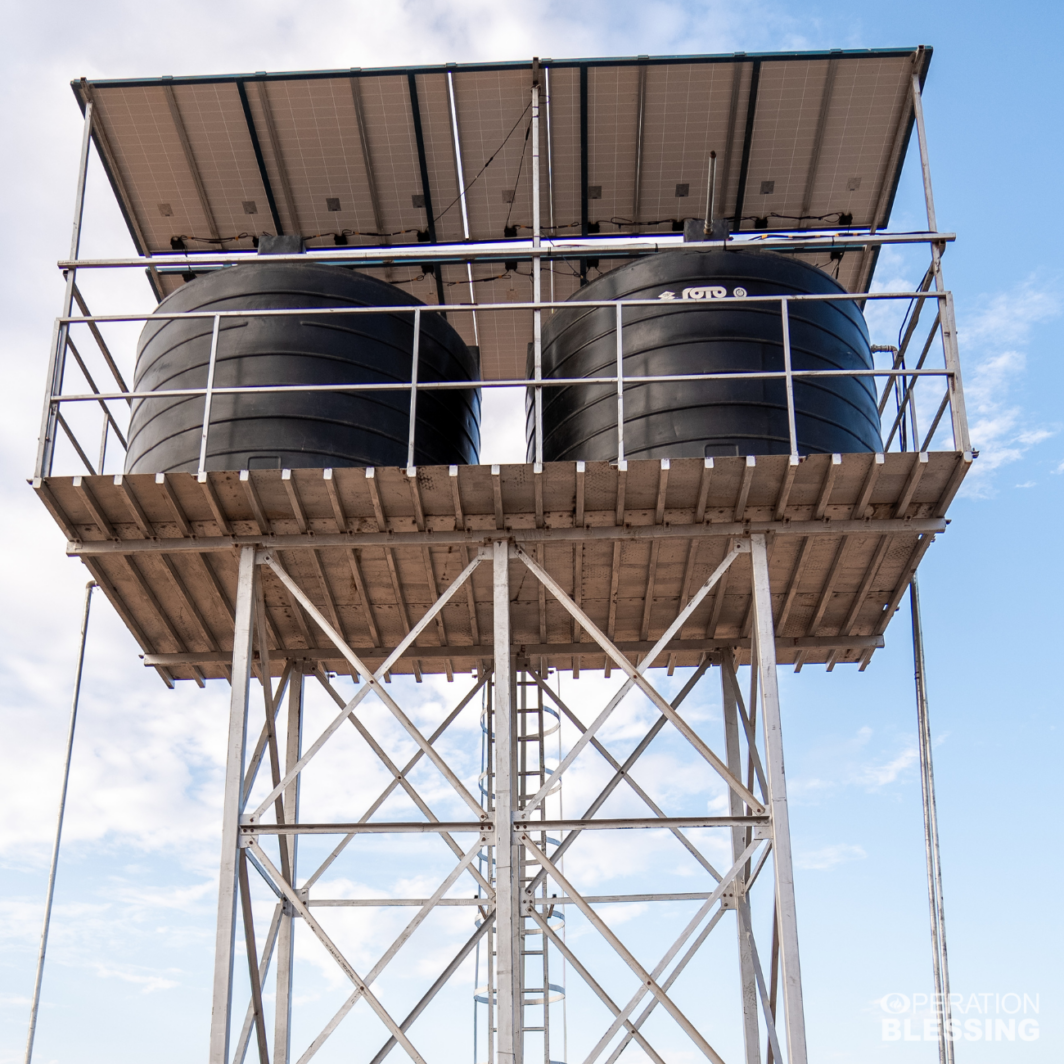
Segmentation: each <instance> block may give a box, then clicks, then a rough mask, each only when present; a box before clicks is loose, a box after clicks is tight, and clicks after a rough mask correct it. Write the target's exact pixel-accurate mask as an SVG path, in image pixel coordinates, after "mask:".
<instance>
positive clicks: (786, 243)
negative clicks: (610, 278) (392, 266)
mask: <svg viewBox="0 0 1064 1064" xmlns="http://www.w3.org/2000/svg"><path fill="white" fill-rule="evenodd" d="M660 236H662V237H664V239H652V238H647V237H636V238H632V237H602V238H601V239H599V240H597V241H588V240H587V239H581V240H574V239H570V240H566V239H564V238H563V239H552V238H550V237H544V238H543V239H542V243H541V245H540V246H539V247H538V248H537V247H534V246H532V245H531V243H524V242H520V243H517V244H501V243H491V244H483V245H469V244H444V245H439V244H437V245H434V246H431V247H426V246H425V245H423V244H420V245H419V244H405V245H404V244H400V245H388V246H387V247H381V246H380V245H376V246H372V247H348V248H345V249H343V250H341V249H339V248H308V249H307V250H306V251H304V252H298V253H295V254H292V255H270V256H269V261H271V262H306V261H307V260H308V259H314V260H322V259H324V260H327V261H330V262H367V261H372V262H376V261H380V262H389V263H394V262H398V261H410V262H412V263H417V262H436V261H454V262H476V261H480V260H485V259H489V260H490V259H497V260H499V261H503V260H511V261H512V260H513V259H519V260H520V259H522V258H524V259H532V258H544V259H552V258H559V257H567V258H570V257H571V258H585V257H593V256H596V255H597V256H598V257H600V258H603V257H605V258H611V257H620V256H623V255H641V254H653V253H654V252H658V251H669V250H684V251H691V250H720V249H724V248H740V249H741V248H748V247H754V248H790V249H792V250H796V251H797V250H801V249H803V248H814V249H816V248H831V249H833V250H840V249H841V250H848V249H853V250H857V249H859V248H863V247H866V246H877V245H884V244H948V243H952V242H953V241H955V240H956V239H957V235H956V233H931V232H927V231H920V232H911V233H861V232H853V231H852V230H850V231H847V232H846V233H845V234H842V233H832V234H829V235H825V236H806V235H802V236H794V237H787V236H783V237H779V236H776V237H772V236H750V237H745V236H744V237H742V238H740V239H736V238H734V237H731V238H729V239H728V240H704V241H692V242H690V243H684V241H683V238H682V237H680V236H679V235H677V236H675V237H672V238H671V239H670V238H669V237H665V234H660ZM265 257H266V256H260V255H259V254H258V252H257V251H255V250H253V249H250V248H249V249H248V250H247V251H243V252H240V251H236V252H233V251H230V252H226V253H218V252H211V251H205V252H202V253H194V254H192V255H190V254H188V253H187V252H186V253H185V254H184V255H179V254H169V253H167V252H163V253H161V254H158V255H146V256H140V257H137V258H118V259H62V260H60V261H59V263H58V266H59V268H60V269H62V270H70V269H78V270H95V269H109V268H128V267H138V266H139V267H141V268H143V267H145V266H150V267H153V268H155V269H158V268H159V267H161V266H162V267H165V266H187V267H189V268H192V267H195V266H203V265H217V266H233V265H239V264H240V263H244V262H249V261H251V262H254V261H260V262H261V261H262V259H263V258H265Z"/></svg>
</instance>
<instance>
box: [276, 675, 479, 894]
mask: <svg viewBox="0 0 1064 1064" xmlns="http://www.w3.org/2000/svg"><path fill="white" fill-rule="evenodd" d="M318 682H319V683H321V684H322V685H323V686H324V687H325V689H326V690H327V691H328V692H329V694H331V695H332V696H333V698H335V699H336V700H337V701H338V702H339V703H340V705H343V704H344V701H343V696H342V695H341V694H340V693H339V692H338V691H337V690H336V688H334V687H333V685H332V684H331V683H329V681H328V680H327V679H322V677H321V674H320V673H319V674H318ZM479 686H480V684H477V685H476V687H474V688H473V691H471V692H470V693H469V694H468V695H467V696H466V697H465V698H464V699H463V700H462V705H464V704H466V703H467V702H468V701H469V699H470V698H471V697H472V695H473V692H475V691H476V689H477V687H479ZM347 719H348V720H349V721H350V722H351V724H352V725H353V727H354V728H355V729H356V730H357V731H358V734H359V735H361V736H362V738H363V739H364V740H365V742H366V745H367V746H368V747H369V748H370V749H371V750H372V751H373V752H374V753H375V754H376V755H377V757H378V758H379V760H380V762H381V764H382V765H384V767H385V768H386V769H387V770H388V773H389V775H390V776H391V777H392V783H395V784H398V785H399V786H400V787H402V788H403V790H404V791H405V792H406V795H407V797H408V798H409V799H410V800H411V801H412V802H413V803H414V805H416V806H417V808H418V809H419V810H420V811H421V812H422V813H423V814H424V816H425V819H426V820H428V821H430V822H431V823H433V824H438V823H439V822H440V818H439V817H438V816H436V814H435V813H434V812H433V811H432V808H431V806H430V805H429V803H428V802H426V801H425V799H424V798H422V797H421V795H420V794H418V792H417V788H416V787H415V786H414V785H413V784H412V783H411V782H410V780H408V779H407V778H406V773H405V772H400V771H399V766H398V765H396V763H395V762H394V761H393V760H392V759H391V758H390V757H389V756H388V754H387V751H385V749H384V747H382V746H381V744H380V743H378V742H377V740H376V738H374V736H373V733H372V732H371V731H370V730H369V728H367V727H366V726H365V724H363V723H362V721H360V720H359V719H358V717H357V716H355V715H354V714H351V715H350V716H348V718H347ZM434 739H435V736H429V742H430V743H431V742H433V740H434ZM419 753H420V751H419ZM385 790H386V791H387V792H388V793H389V794H390V793H391V786H390V785H389V787H387V788H385ZM382 802H383V799H382V800H381V802H374V804H373V807H372V809H371V811H370V812H368V813H364V814H363V815H362V816H361V817H360V818H359V822H360V823H363V824H364V823H366V821H367V820H369V818H370V816H372V815H373V812H375V811H376V810H377V809H378V808H379V807H380V805H381V804H382ZM347 837H348V838H351V837H353V836H351V835H349V836H347ZM440 838H441V839H442V840H443V841H444V842H445V843H446V844H447V846H448V847H449V848H450V850H451V851H452V852H453V853H454V855H455V856H456V857H461V856H462V847H461V846H460V845H459V844H458V843H457V842H455V840H454V838H453V837H452V836H451V835H449V834H448V833H447V832H446V831H444V832H441V833H440ZM281 870H282V871H284V869H283V868H282V869H281ZM469 872H470V875H472V876H473V878H474V879H475V880H476V881H477V883H479V884H480V886H481V887H483V888H484V889H485V890H486V891H487V892H488V894H489V895H490V894H492V893H493V891H492V889H491V885H490V884H489V883H488V881H487V880H486V879H485V878H484V877H483V876H482V875H481V874H480V872H478V871H477V870H476V869H475V868H471V869H470V870H469ZM303 885H304V887H306V886H307V884H306V883H304V884H303Z"/></svg>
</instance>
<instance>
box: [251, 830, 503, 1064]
mask: <svg viewBox="0 0 1064 1064" xmlns="http://www.w3.org/2000/svg"><path fill="white" fill-rule="evenodd" d="M483 845H484V839H483V838H478V839H477V842H476V843H473V845H472V846H471V847H470V848H469V851H468V852H467V853H466V854H464V857H463V859H462V860H461V861H460V862H459V863H458V865H456V866H455V867H454V868H453V869H452V870H451V872H450V875H449V876H448V877H447V879H445V880H444V881H443V883H440V884H439V886H438V887H437V888H436V892H435V893H434V894H433V896H432V897H431V898H429V900H428V901H426V903H425V904H423V905H422V907H421V908H420V909H419V910H418V912H417V915H416V916H415V917H414V918H413V919H412V920H411V921H410V922H409V924H408V925H406V927H405V928H403V930H402V931H401V932H400V934H399V936H398V937H397V938H396V941H395V942H394V943H393V944H392V945H390V946H389V947H388V949H387V951H386V952H385V953H384V955H383V957H382V958H381V959H380V960H379V961H378V962H377V964H376V965H375V967H373V969H372V970H371V971H370V972H368V974H367V975H366V978H365V979H363V978H361V977H360V976H359V974H358V972H356V971H355V970H354V968H353V967H352V966H351V964H350V962H349V961H348V960H347V958H345V957H344V954H343V953H342V952H340V950H339V948H338V947H337V946H336V944H335V943H334V942H333V941H332V940H331V938H330V937H329V935H328V934H326V932H325V929H323V928H322V927H321V925H320V924H318V921H317V920H316V919H315V918H314V917H313V916H312V915H311V911H310V909H309V908H307V907H306V904H305V902H304V901H303V900H302V898H300V896H299V894H298V893H297V892H296V890H295V888H294V887H293V886H292V884H290V883H286V882H285V881H284V880H283V879H281V878H280V874H279V872H278V870H277V868H276V867H275V866H273V864H272V862H271V861H270V860H269V858H268V857H266V854H265V852H263V850H262V848H261V847H260V846H259V844H257V842H252V843H251V844H250V845H249V849H252V850H254V851H255V853H256V855H257V858H259V860H260V861H261V862H262V864H263V865H264V866H265V867H266V869H267V870H268V871H269V874H270V876H271V877H272V878H273V880H275V882H276V883H277V885H278V886H280V887H281V890H282V891H283V893H284V895H285V897H286V898H287V899H288V901H289V902H290V903H292V905H293V908H294V909H295V910H296V912H297V913H299V915H300V916H302V918H303V919H304V920H305V921H306V926H307V927H309V928H310V929H311V931H312V932H313V933H314V935H315V936H316V937H317V940H318V941H319V942H320V943H321V945H322V946H325V948H326V949H327V950H328V951H329V953H330V954H331V955H332V959H333V960H334V961H335V962H336V963H337V965H339V967H340V970H342V971H343V972H344V974H345V975H346V976H347V978H348V979H350V980H351V982H352V983H354V986H355V990H354V993H353V994H352V995H351V997H350V998H349V999H348V1001H347V1002H345V1005H344V1008H343V1009H342V1010H340V1011H342V1013H343V1015H346V1014H347V1012H348V1011H349V1010H350V1008H351V1007H353V1005H354V1003H355V1001H358V1000H359V998H360V997H364V998H365V999H366V1001H367V1002H368V1004H369V1007H370V1008H371V1009H372V1010H373V1012H376V1013H377V1015H378V1016H379V1017H380V1019H381V1023H383V1024H384V1026H385V1027H386V1028H387V1029H388V1030H389V1031H390V1032H392V1035H393V1036H394V1037H395V1038H396V1041H397V1042H398V1043H399V1044H400V1045H401V1046H402V1047H403V1049H405V1050H406V1052H408V1053H409V1054H410V1057H411V1059H412V1060H414V1061H415V1062H416V1064H426V1061H425V1059H423V1058H422V1057H421V1054H420V1053H419V1052H418V1051H417V1050H416V1049H415V1048H414V1046H413V1044H412V1043H411V1041H410V1038H408V1037H406V1034H405V1032H404V1031H403V1030H401V1029H400V1027H399V1025H398V1024H396V1021H395V1020H394V1019H393V1018H392V1016H390V1015H389V1014H388V1012H387V1010H385V1009H384V1007H383V1005H382V1004H381V1003H380V1001H379V1000H378V999H377V997H376V996H375V995H373V993H372V991H370V988H369V984H370V983H372V981H373V980H375V979H377V977H378V976H379V975H380V974H381V972H382V971H383V970H384V968H385V967H386V966H387V965H388V963H389V962H390V961H392V959H393V958H394V957H395V954H396V953H397V952H398V951H399V949H400V948H401V947H402V945H403V943H405V942H406V940H408V938H410V936H411V935H412V934H413V933H414V932H415V931H416V930H417V928H418V927H419V926H420V925H421V922H422V921H423V920H425V918H426V917H427V916H428V915H429V913H430V912H432V910H433V909H434V908H435V907H436V902H437V901H438V900H439V899H440V898H442V897H443V896H444V895H445V894H446V893H447V891H449V890H450V887H451V886H452V884H453V883H454V881H455V880H456V879H458V878H459V876H461V875H462V872H463V870H464V869H465V868H466V867H467V866H468V865H469V863H470V862H471V861H472V860H473V859H475V858H476V857H477V852H478V851H479V850H480V848H481V847H482V846H483ZM343 1015H339V1014H338V1015H337V1016H336V1017H334V1023H333V1024H331V1028H330V1029H329V1030H328V1033H325V1034H323V1037H322V1036H321V1035H319V1038H321V1041H322V1042H323V1041H325V1038H326V1037H328V1036H329V1034H331V1033H332V1029H334V1028H335V1026H336V1024H338V1023H339V1020H340V1019H342V1018H343ZM304 1055H305V1054H304Z"/></svg>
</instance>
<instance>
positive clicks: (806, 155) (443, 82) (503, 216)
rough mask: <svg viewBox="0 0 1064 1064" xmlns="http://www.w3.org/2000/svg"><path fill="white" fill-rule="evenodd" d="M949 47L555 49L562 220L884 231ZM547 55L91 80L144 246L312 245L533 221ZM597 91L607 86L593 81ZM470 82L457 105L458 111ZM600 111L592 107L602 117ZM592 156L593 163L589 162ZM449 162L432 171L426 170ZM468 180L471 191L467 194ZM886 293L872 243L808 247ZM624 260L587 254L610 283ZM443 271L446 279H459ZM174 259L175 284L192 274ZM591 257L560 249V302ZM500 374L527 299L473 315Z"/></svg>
mask: <svg viewBox="0 0 1064 1064" xmlns="http://www.w3.org/2000/svg"><path fill="white" fill-rule="evenodd" d="M929 58H930V53H929V51H924V50H918V51H913V50H897V51H890V52H857V53H853V52H836V53H815V54H802V53H794V54H790V55H771V56H761V57H756V56H742V55H739V56H732V57H680V58H675V59H657V58H654V59H648V58H643V59H630V60H576V61H565V62H554V61H547V62H545V64H544V66H543V68H542V70H543V80H542V84H543V89H544V91H543V123H542V125H541V135H542V149H541V154H542V163H541V175H542V176H541V180H542V191H541V197H542V198H541V210H542V228H543V233H544V235H547V236H549V235H558V236H581V235H582V234H583V233H584V225H585V219H584V216H583V212H584V208H585V205H586V212H587V214H586V226H587V230H588V232H589V233H591V234H594V233H598V234H600V235H608V234H611V233H613V234H640V233H670V232H673V231H674V227H675V226H676V224H677V223H679V222H682V220H683V219H684V218H691V217H703V216H704V213H705V195H706V188H707V183H708V180H709V168H710V152H711V151H715V152H716V155H717V163H718V177H717V211H718V213H719V214H720V215H722V216H723V217H727V218H731V219H733V220H734V221H735V223H736V227H737V228H739V229H741V230H753V229H763V228H766V227H767V228H770V229H788V230H794V229H810V228H816V229H820V228H836V227H844V226H846V225H852V226H857V227H862V226H864V227H867V226H874V227H875V228H877V229H881V228H883V227H885V226H886V224H887V221H888V219H889V214H890V207H891V203H892V200H893V195H894V190H895V188H896V185H897V180H898V174H899V172H900V169H901V166H902V163H903V161H904V157H905V150H906V145H907V142H908V134H909V130H910V128H911V125H912V99H911V86H912V76H913V73H914V72H915V73H917V74H918V75H919V76H920V77H921V78H922V77H923V76H924V74H925V73H926V68H927V63H928V61H929ZM531 84H532V67H531V64H505V65H498V66H478V67H462V66H452V67H438V68H429V69H425V68H421V69H419V70H408V69H395V70H391V69H389V70H373V71H345V72H339V71H331V72H321V73H305V74H279V75H261V74H260V75H244V76H240V75H236V76H230V77H217V78H187V79H181V78H176V79H154V80H143V81H117V82H116V81H112V82H107V81H97V82H78V83H75V89H76V91H77V93H78V95H79V98H80V99H81V100H82V102H84V101H85V100H87V99H88V98H90V97H91V98H92V100H93V103H94V114H95V123H94V124H95V130H94V135H95V139H96V144H97V147H98V149H99V150H100V152H101V155H102V157H103V159H104V162H105V165H106V166H107V168H108V170H109V172H110V176H111V179H112V183H113V185H114V187H115V191H116V194H117V195H118V197H119V200H120V202H121V205H122V207H123V210H124V211H125V214H126V217H127V219H128V221H129V224H130V229H131V231H132V233H133V235H134V239H135V240H136V242H137V243H138V245H139V249H140V251H141V252H146V253H149V254H152V255H165V254H168V253H171V252H172V249H173V244H172V241H173V240H174V238H180V239H181V240H182V241H183V242H184V244H185V246H186V247H187V248H188V249H189V250H192V251H196V250H200V251H207V250H212V249H218V248H223V249H229V250H239V249H248V248H250V247H251V246H252V238H253V237H255V236H257V235H259V234H261V233H275V232H278V231H282V232H285V233H299V234H301V235H302V236H303V237H304V238H305V239H306V242H307V245H308V247H312V248H313V247H334V246H336V244H337V242H338V241H346V243H347V244H349V245H355V246H359V245H361V246H367V247H377V246H382V245H410V244H417V243H418V242H419V241H420V242H425V241H432V240H434V241H435V242H438V243H458V242H461V241H463V240H472V241H497V240H502V239H504V238H505V237H506V236H507V234H509V235H511V236H514V235H516V237H517V238H518V239H520V238H524V239H527V238H528V237H529V236H530V235H531V232H532V229H531V227H532V221H533V218H532V161H531V138H530V137H529V135H528V134H529V130H530V123H531V102H530V99H531V93H530V89H531ZM583 86H586V88H584V87H583ZM452 99H453V106H452ZM585 114H586V118H585V117H584V116H585ZM585 153H586V161H585ZM425 177H427V182H426V181H425ZM463 189H464V190H465V204H464V208H465V209H464V210H463V204H462V202H461V192H462V190H463ZM805 257H806V258H807V259H808V261H810V262H813V263H814V264H816V265H818V266H821V267H823V268H825V269H828V270H831V272H832V273H836V272H837V276H838V278H839V280H840V281H841V282H842V283H843V284H844V285H846V286H847V287H848V288H849V290H851V291H863V290H866V289H867V287H868V284H869V281H870V274H871V270H872V269H873V268H874V256H873V254H872V253H871V252H870V251H861V250H858V251H850V252H847V253H846V254H845V255H844V256H843V258H842V260H841V262H840V261H837V260H832V259H831V258H830V255H829V254H828V253H827V252H823V253H818V254H815V255H814V254H810V255H807V256H805ZM621 261H622V260H609V259H605V258H600V259H599V261H598V266H597V267H595V266H593V265H591V266H585V270H586V276H587V277H588V278H594V277H595V276H597V275H598V274H599V273H601V272H606V271H608V270H610V269H612V268H614V267H615V266H617V265H620V264H621ZM437 271H438V277H437V276H427V275H423V274H422V271H421V268H420V267H418V266H413V267H411V266H402V265H391V266H384V267H375V268H367V272H370V273H373V274H374V275H376V276H379V277H382V278H383V279H385V280H388V281H390V282H392V283H394V284H399V285H402V286H403V287H404V288H407V290H409V291H411V292H412V293H414V294H415V295H416V296H417V297H418V298H420V299H421V300H423V301H424V302H426V303H429V304H436V303H438V302H439V300H440V293H441V292H442V295H443V300H444V301H445V302H448V303H474V302H475V303H478V304H480V303H507V302H525V301H528V300H530V299H531V297H532V282H531V268H530V266H529V265H528V263H527V262H524V263H520V264H519V265H518V268H517V269H516V270H507V269H505V268H504V266H503V265H502V264H499V263H480V264H474V265H473V266H472V269H471V272H472V281H473V283H472V285H470V276H469V271H468V270H467V267H466V265H465V264H464V263H454V264H446V265H442V266H438V267H437ZM437 281H438V283H437ZM181 283H182V281H181V279H180V276H177V275H174V274H168V275H166V274H164V276H163V287H164V291H167V292H169V291H172V290H174V289H175V288H177V287H179V286H180V285H181ZM579 283H580V264H579V263H578V262H575V261H571V260H570V261H565V260H560V259H559V260H555V261H554V262H552V263H550V264H547V267H546V269H545V272H544V288H543V295H544V298H550V297H552V296H553V297H554V298H556V299H565V298H567V297H568V296H569V295H571V294H572V293H573V292H574V291H575V290H576V288H577V287H578V286H579ZM452 319H453V324H454V325H455V326H456V327H457V328H458V329H459V331H460V332H461V333H462V334H463V336H464V338H465V339H466V341H467V342H469V343H473V342H474V341H475V340H477V339H479V342H480V348H481V358H482V370H483V373H484V376H485V377H486V378H488V379H492V378H494V379H498V378H500V377H520V376H522V375H523V373H524V366H525V358H526V348H527V344H528V342H529V341H530V340H531V338H532V325H531V315H530V313H529V312H527V311H514V312H512V313H510V312H492V313H484V314H480V315H478V317H477V323H476V325H477V335H474V323H473V319H472V315H470V314H454V315H452Z"/></svg>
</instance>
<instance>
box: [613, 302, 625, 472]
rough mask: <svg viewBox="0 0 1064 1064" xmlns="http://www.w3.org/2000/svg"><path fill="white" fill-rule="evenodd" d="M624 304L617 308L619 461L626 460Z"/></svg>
mask: <svg viewBox="0 0 1064 1064" xmlns="http://www.w3.org/2000/svg"><path fill="white" fill-rule="evenodd" d="M623 309H624V308H623V304H622V303H621V302H620V301H618V302H617V305H616V309H615V315H616V320H615V328H616V330H617V462H618V464H620V463H621V462H623V461H624V338H623V333H622V324H621V312H622V310H623Z"/></svg>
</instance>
